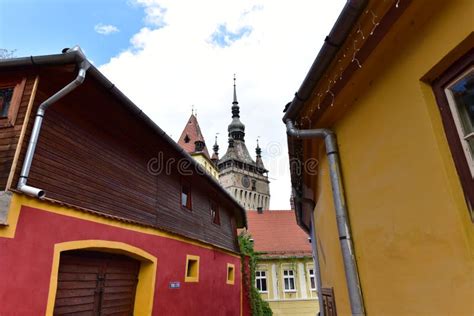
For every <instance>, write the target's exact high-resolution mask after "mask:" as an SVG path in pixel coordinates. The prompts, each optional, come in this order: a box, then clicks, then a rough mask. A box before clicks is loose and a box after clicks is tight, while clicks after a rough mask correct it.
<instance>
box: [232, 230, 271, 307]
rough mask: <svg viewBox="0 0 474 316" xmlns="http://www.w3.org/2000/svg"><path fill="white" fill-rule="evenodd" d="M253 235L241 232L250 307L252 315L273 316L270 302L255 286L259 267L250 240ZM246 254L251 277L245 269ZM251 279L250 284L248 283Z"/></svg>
mask: <svg viewBox="0 0 474 316" xmlns="http://www.w3.org/2000/svg"><path fill="white" fill-rule="evenodd" d="M250 239H251V236H250V235H249V234H247V233H245V232H241V233H240V234H239V245H240V253H241V260H242V276H243V279H244V285H245V286H246V287H247V288H250V291H249V300H250V307H251V309H252V316H272V315H273V312H272V310H271V308H270V305H269V304H268V302H266V301H264V300H263V299H262V297H261V296H260V293H258V290H257V288H256V287H255V269H256V267H257V261H258V259H259V258H258V254H257V253H256V252H255V251H254V249H253V242H251V241H250ZM245 256H248V257H249V265H250V278H249V277H248V275H247V271H246V270H245V269H244V266H245V264H244V262H245V261H244V260H245ZM249 279H250V284H246V283H247V282H248V281H247V280H249Z"/></svg>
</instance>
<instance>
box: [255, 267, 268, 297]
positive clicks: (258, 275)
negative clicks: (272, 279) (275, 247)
mask: <svg viewBox="0 0 474 316" xmlns="http://www.w3.org/2000/svg"><path fill="white" fill-rule="evenodd" d="M255 287H256V288H257V290H258V291H259V292H261V293H267V292H268V289H267V272H266V271H255Z"/></svg>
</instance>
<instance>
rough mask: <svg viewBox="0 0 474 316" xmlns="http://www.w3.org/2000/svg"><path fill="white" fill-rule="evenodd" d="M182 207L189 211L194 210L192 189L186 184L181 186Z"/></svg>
mask: <svg viewBox="0 0 474 316" xmlns="http://www.w3.org/2000/svg"><path fill="white" fill-rule="evenodd" d="M181 206H182V207H184V208H186V209H188V210H191V209H192V202H191V187H190V186H189V185H188V184H185V183H183V184H182V185H181Z"/></svg>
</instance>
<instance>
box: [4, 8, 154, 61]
mask: <svg viewBox="0 0 474 316" xmlns="http://www.w3.org/2000/svg"><path fill="white" fill-rule="evenodd" d="M144 17H145V12H144V10H143V7H141V6H138V5H133V4H130V1H126V0H123V1H121V0H41V1H39V0H1V1H0V48H5V49H10V50H11V49H16V52H15V55H16V56H17V57H21V56H29V55H43V54H52V53H60V52H61V50H62V49H63V48H64V47H71V46H73V45H76V44H79V45H80V46H81V47H82V48H83V50H84V51H85V52H86V54H87V56H88V58H89V59H91V60H92V61H94V63H95V64H96V65H101V64H104V63H106V62H107V61H108V60H109V59H110V58H111V57H113V56H115V55H117V54H119V53H120V52H121V51H123V50H125V49H127V48H128V47H129V46H130V42H129V41H130V38H131V37H132V36H133V35H134V34H135V33H137V32H138V31H139V30H140V28H142V27H143V26H144ZM98 24H103V25H113V26H115V27H117V28H118V30H119V31H118V32H115V33H111V34H108V35H102V34H98V33H97V32H96V31H95V30H94V27H95V26H96V25H98Z"/></svg>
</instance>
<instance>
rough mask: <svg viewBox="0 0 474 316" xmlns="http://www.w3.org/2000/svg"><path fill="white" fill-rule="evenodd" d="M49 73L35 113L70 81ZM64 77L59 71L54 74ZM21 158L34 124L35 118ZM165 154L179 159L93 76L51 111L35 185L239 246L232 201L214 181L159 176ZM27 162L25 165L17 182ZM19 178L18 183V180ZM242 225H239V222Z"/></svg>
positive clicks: (82, 203)
mask: <svg viewBox="0 0 474 316" xmlns="http://www.w3.org/2000/svg"><path fill="white" fill-rule="evenodd" d="M51 76H54V75H53V74H52V73H49V72H44V73H42V74H41V76H40V78H41V80H40V85H39V88H38V94H37V100H35V104H34V111H33V112H35V111H36V107H37V106H38V105H39V103H40V102H41V101H43V100H44V99H45V98H46V97H48V96H50V95H52V94H53V93H54V92H56V91H57V90H58V89H59V88H61V87H62V86H64V85H65V84H67V82H69V81H70V80H71V79H72V78H73V76H72V77H69V76H65V78H67V80H63V81H61V80H58V79H54V80H56V81H57V82H56V81H54V80H53V79H52V80H48V78H50V77H51ZM54 77H55V78H58V76H57V75H56V76H54ZM29 125H30V126H29V127H28V132H27V135H28V136H27V137H26V138H25V142H24V143H23V145H22V146H23V147H22V151H21V154H20V159H19V161H20V162H22V161H23V158H24V153H25V151H26V145H27V140H28V139H29V134H30V131H31V128H32V125H33V123H32V120H30V122H29ZM160 152H163V155H164V158H165V161H169V160H168V159H174V160H175V161H177V160H179V159H180V157H179V156H178V155H177V153H175V152H174V151H173V150H170V148H169V145H168V144H166V143H165V142H164V141H163V140H162V139H161V138H160V137H159V136H158V135H156V134H155V133H154V132H153V131H152V130H151V129H149V128H148V127H146V126H144V124H143V123H142V122H140V121H139V120H138V119H137V118H136V117H135V116H134V115H133V114H132V113H130V112H129V111H128V110H126V109H125V108H124V107H123V106H122V105H121V104H119V103H118V102H117V101H116V100H115V99H113V98H112V97H111V96H110V94H109V93H108V92H106V91H105V90H104V88H102V87H100V86H98V85H97V83H96V82H94V79H93V78H91V77H89V78H86V81H85V83H84V84H83V85H81V86H80V87H79V88H78V89H77V90H75V91H74V92H72V93H71V94H70V95H68V96H66V97H65V98H64V99H62V100H61V101H59V102H58V103H56V104H54V105H53V106H52V107H51V108H50V109H48V111H47V113H46V115H45V117H44V122H43V128H42V130H41V134H40V137H39V141H38V145H37V149H36V153H35V156H34V159H33V164H32V167H31V172H30V178H29V180H28V183H29V184H30V185H32V186H36V187H39V188H42V189H43V190H45V192H46V195H47V197H49V198H52V199H55V200H58V201H62V202H65V203H68V204H72V205H76V206H79V207H82V208H86V209H91V210H95V211H99V212H102V213H104V214H110V215H115V216H120V217H123V218H127V219H132V220H134V221H137V222H140V223H143V224H145V225H150V226H154V227H157V228H161V229H165V230H167V231H171V232H175V233H178V234H181V235H184V236H187V237H190V238H195V239H199V240H203V241H206V242H209V243H211V244H215V245H218V246H221V247H224V248H227V249H230V250H234V251H238V246H237V243H236V236H235V225H233V224H232V221H233V219H232V217H233V215H231V214H232V212H231V207H233V206H232V204H231V203H229V201H226V200H225V199H223V198H222V195H221V193H218V191H217V190H215V189H214V188H212V187H211V186H210V184H209V183H208V182H207V180H205V179H203V177H201V176H198V175H196V174H194V175H193V176H182V175H180V174H178V173H177V171H176V166H177V165H176V164H174V168H172V172H171V173H170V174H166V173H163V174H160V175H153V174H151V173H150V172H149V171H148V168H147V164H148V161H149V160H150V159H151V158H153V157H158V155H159V153H160ZM20 168H21V163H19V165H18V166H17V170H16V176H15V179H14V181H17V179H18V175H19V171H20ZM182 181H185V182H187V183H189V184H190V185H191V187H192V203H193V210H192V211H188V210H186V209H182V208H181V207H180V194H181V183H182ZM14 183H16V182H14ZM211 199H214V200H216V202H217V203H218V204H219V206H220V219H221V225H215V224H213V223H212V218H211V213H210V201H211ZM233 226H234V227H233Z"/></svg>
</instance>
